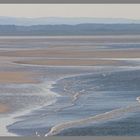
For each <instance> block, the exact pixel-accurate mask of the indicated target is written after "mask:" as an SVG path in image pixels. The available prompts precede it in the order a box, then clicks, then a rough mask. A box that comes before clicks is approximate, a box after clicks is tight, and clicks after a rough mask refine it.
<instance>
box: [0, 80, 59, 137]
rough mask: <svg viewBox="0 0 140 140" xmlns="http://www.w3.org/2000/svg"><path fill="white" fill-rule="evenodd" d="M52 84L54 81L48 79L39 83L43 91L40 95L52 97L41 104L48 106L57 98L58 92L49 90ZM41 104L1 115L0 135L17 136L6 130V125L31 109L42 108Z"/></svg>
mask: <svg viewBox="0 0 140 140" xmlns="http://www.w3.org/2000/svg"><path fill="white" fill-rule="evenodd" d="M53 84H54V82H52V81H50V82H46V81H45V82H44V83H42V84H40V85H39V86H40V88H41V89H42V92H43V93H44V94H42V95H41V96H46V97H47V96H51V97H53V98H51V99H52V100H50V98H49V101H48V102H46V103H45V104H44V105H43V106H48V105H51V104H53V103H55V102H56V100H57V97H59V96H60V95H59V94H57V93H54V92H52V91H51V90H50V89H51V88H52V85H53ZM46 93H47V94H46ZM45 94H46V95H45ZM43 106H40V105H36V106H33V107H30V108H26V109H25V110H24V111H23V110H21V111H18V112H15V113H13V114H9V115H8V116H6V115H3V116H1V117H0V136H18V135H16V134H13V133H10V132H8V130H7V128H6V127H7V126H8V125H11V124H13V123H15V122H16V121H17V118H18V119H19V117H21V116H24V115H27V114H30V113H31V112H32V111H35V110H38V109H40V108H42V107H43Z"/></svg>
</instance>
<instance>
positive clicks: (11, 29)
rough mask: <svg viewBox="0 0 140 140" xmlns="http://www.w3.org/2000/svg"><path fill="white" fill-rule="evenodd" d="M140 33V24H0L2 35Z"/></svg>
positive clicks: (0, 33) (0, 34)
mask: <svg viewBox="0 0 140 140" xmlns="http://www.w3.org/2000/svg"><path fill="white" fill-rule="evenodd" d="M79 35H80V36H91V35H140V24H94V23H93V24H91V23H84V24H76V25H67V24H61V25H32V26H19V25H0V36H79Z"/></svg>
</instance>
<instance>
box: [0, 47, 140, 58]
mask: <svg viewBox="0 0 140 140" xmlns="http://www.w3.org/2000/svg"><path fill="white" fill-rule="evenodd" d="M0 56H6V57H30V58H31V57H49V58H56V57H57V58H140V49H137V50H136V49H135V50H105V51H104V50H103V51H102V50H94V48H93V49H91V50H82V49H79V50H69V49H68V50H67V49H60V50H59V48H57V47H56V48H52V49H50V48H48V49H38V50H31V49H30V50H21V51H20V50H19V51H5V52H0Z"/></svg>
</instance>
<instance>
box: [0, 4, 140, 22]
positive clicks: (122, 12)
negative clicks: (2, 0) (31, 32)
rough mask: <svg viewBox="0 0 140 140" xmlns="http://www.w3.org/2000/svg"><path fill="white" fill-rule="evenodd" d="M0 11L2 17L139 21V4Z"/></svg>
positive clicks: (20, 6)
mask: <svg viewBox="0 0 140 140" xmlns="http://www.w3.org/2000/svg"><path fill="white" fill-rule="evenodd" d="M0 9H1V10H0V16H2V17H19V18H42V17H72V18H74V17H75V18H79V17H84V18H124V19H133V20H140V15H139V14H138V13H140V4H0ZM130 9H131V10H130Z"/></svg>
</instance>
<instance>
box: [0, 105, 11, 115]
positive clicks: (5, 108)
mask: <svg viewBox="0 0 140 140" xmlns="http://www.w3.org/2000/svg"><path fill="white" fill-rule="evenodd" d="M8 111H9V107H8V106H7V105H6V104H2V103H0V113H6V112H8Z"/></svg>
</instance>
